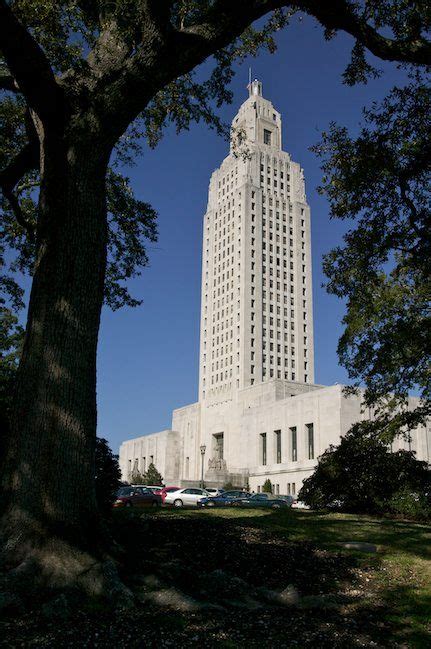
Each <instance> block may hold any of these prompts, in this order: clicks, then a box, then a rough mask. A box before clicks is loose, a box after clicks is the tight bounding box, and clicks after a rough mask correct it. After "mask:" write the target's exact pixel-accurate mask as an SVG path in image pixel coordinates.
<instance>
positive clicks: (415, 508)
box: [388, 487, 431, 521]
mask: <svg viewBox="0 0 431 649" xmlns="http://www.w3.org/2000/svg"><path fill="white" fill-rule="evenodd" d="M388 506H389V509H390V511H391V512H392V513H394V514H399V515H400V516H403V517H405V518H412V519H414V520H422V521H429V520H431V501H430V498H429V497H427V496H426V495H425V494H423V493H422V494H421V493H417V492H413V491H411V489H409V488H408V487H403V488H402V489H399V490H398V491H397V492H396V493H394V495H393V496H392V498H391V499H390V500H389V502H388Z"/></svg>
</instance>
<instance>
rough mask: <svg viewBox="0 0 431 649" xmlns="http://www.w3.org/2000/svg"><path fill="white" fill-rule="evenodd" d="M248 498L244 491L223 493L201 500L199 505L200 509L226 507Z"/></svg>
mask: <svg viewBox="0 0 431 649" xmlns="http://www.w3.org/2000/svg"><path fill="white" fill-rule="evenodd" d="M248 496H250V494H249V493H247V492H246V491H224V492H223V493H221V494H219V495H218V496H211V497H210V498H202V500H201V501H200V503H199V506H200V507H227V506H229V505H232V504H234V503H237V502H238V501H239V500H242V499H243V498H247V497H248Z"/></svg>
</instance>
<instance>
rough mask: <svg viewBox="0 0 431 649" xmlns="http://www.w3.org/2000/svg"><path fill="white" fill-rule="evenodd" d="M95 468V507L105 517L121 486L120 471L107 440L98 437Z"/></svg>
mask: <svg viewBox="0 0 431 649" xmlns="http://www.w3.org/2000/svg"><path fill="white" fill-rule="evenodd" d="M95 467H96V474H95V485H96V500H97V505H98V508H99V511H100V512H101V514H102V515H103V516H104V517H106V516H109V515H110V514H111V512H112V504H113V502H114V500H115V496H116V493H117V491H118V489H119V487H120V484H121V482H120V479H121V471H120V465H119V464H118V457H117V456H116V455H114V454H113V452H112V451H111V449H110V448H109V444H108V442H107V440H106V439H103V438H100V437H97V438H96V455H95Z"/></svg>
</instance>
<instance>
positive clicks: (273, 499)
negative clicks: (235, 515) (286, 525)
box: [233, 493, 292, 509]
mask: <svg viewBox="0 0 431 649" xmlns="http://www.w3.org/2000/svg"><path fill="white" fill-rule="evenodd" d="M233 505H234V506H235V507H271V508H272V509H280V508H281V507H291V506H292V501H291V500H290V501H289V500H288V497H286V498H283V497H282V496H273V495H272V494H265V493H260V494H253V495H252V496H249V497H248V498H241V499H239V500H238V501H236V502H235V503H233Z"/></svg>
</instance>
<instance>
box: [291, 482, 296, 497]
mask: <svg viewBox="0 0 431 649" xmlns="http://www.w3.org/2000/svg"><path fill="white" fill-rule="evenodd" d="M292 496H296V484H295V483H294V482H292Z"/></svg>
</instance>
